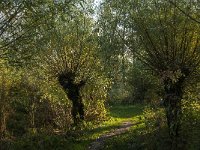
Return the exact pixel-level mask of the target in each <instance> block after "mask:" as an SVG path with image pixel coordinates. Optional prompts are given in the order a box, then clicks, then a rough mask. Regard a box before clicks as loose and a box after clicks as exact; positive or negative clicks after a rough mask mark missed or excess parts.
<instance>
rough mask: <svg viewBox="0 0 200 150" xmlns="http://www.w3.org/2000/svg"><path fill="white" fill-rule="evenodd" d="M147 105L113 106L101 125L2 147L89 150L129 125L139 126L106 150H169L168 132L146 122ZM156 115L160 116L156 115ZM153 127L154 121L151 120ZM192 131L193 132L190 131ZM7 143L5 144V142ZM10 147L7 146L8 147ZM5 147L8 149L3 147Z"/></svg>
mask: <svg viewBox="0 0 200 150" xmlns="http://www.w3.org/2000/svg"><path fill="white" fill-rule="evenodd" d="M143 110H144V106H143V105H116V106H111V107H110V108H109V110H108V116H109V117H108V120H107V121H104V122H102V123H99V124H96V125H94V124H92V123H86V124H85V127H84V128H82V129H80V130H76V131H69V132H68V133H63V134H60V135H46V134H37V135H32V136H30V135H29V136H24V137H23V138H20V139H16V140H14V141H5V142H4V144H2V143H0V146H1V147H0V149H1V150H4V149H5V150H27V149H28V150H45V149H48V150H86V149H87V148H88V146H89V144H90V143H91V142H93V141H94V140H96V139H97V138H98V137H100V136H101V135H103V134H105V133H108V132H110V131H112V130H114V129H116V128H118V127H119V126H121V124H122V123H123V122H125V121H130V122H133V123H136V125H134V126H132V127H131V128H130V129H129V131H128V132H126V133H123V134H121V135H117V136H114V137H112V138H109V139H107V140H106V141H105V143H104V149H105V150H121V149H123V150H131V149H135V150H140V149H141V150H143V149H146V150H169V149H170V140H169V136H168V133H167V128H166V127H162V128H156V127H155V126H152V127H150V128H148V127H147V126H146V124H145V122H146V121H147V120H144V118H145V116H144V113H143ZM155 115H158V114H157V113H155ZM150 123H152V122H151V120H150ZM190 131H191V130H190ZM191 133H192V135H191V139H193V140H194V141H192V144H190V145H189V146H188V147H189V148H188V149H189V150H190V149H191V150H198V148H199V147H198V146H199V138H196V140H195V138H194V134H193V133H196V134H197V136H196V137H199V128H198V130H197V131H196V130H195V131H194V132H191ZM1 142H3V141H1ZM5 143H6V144H5ZM2 146H4V147H2Z"/></svg>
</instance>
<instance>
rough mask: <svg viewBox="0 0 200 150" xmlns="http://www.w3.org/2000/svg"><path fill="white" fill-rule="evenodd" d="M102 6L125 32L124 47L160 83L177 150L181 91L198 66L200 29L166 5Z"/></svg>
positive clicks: (108, 3)
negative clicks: (154, 75) (152, 73)
mask: <svg viewBox="0 0 200 150" xmlns="http://www.w3.org/2000/svg"><path fill="white" fill-rule="evenodd" d="M174 3H176V5H178V6H179V7H183V8H186V7H188V8H189V9H194V8H196V6H197V5H198V3H197V2H196V3H190V2H189V1H182V0H181V1H180V0H176V1H174ZM103 5H104V7H109V11H110V12H111V17H115V18H116V20H118V24H117V25H116V26H117V27H118V28H119V29H120V30H125V38H123V39H124V41H123V42H124V43H125V45H126V47H128V48H129V49H130V50H132V52H133V54H134V55H135V56H137V57H138V58H139V59H140V60H141V61H142V62H143V63H145V64H146V65H148V66H149V68H150V69H151V70H153V71H154V72H155V74H156V75H157V76H158V77H159V78H160V80H161V81H162V84H163V86H164V97H163V99H164V106H165V110H166V117H167V123H168V127H169V134H170V136H171V139H172V147H176V144H177V139H178V137H179V130H180V121H181V100H182V97H183V94H184V88H185V87H186V86H187V81H188V80H192V79H193V78H194V76H193V75H194V74H195V73H197V69H198V67H199V64H200V43H199V40H200V39H199V38H200V37H199V31H200V25H199V24H198V23H196V22H194V21H192V20H191V19H190V18H189V17H187V16H186V15H184V14H183V13H182V12H181V11H180V10H179V8H177V7H176V6H175V5H173V4H172V3H169V2H168V1H162V0H152V1H130V0H125V1H107V0H105V1H104V3H103ZM191 12H193V11H191ZM192 15H195V14H192ZM102 30H103V29H102ZM116 31H117V30H116V29H114V31H113V32H116Z"/></svg>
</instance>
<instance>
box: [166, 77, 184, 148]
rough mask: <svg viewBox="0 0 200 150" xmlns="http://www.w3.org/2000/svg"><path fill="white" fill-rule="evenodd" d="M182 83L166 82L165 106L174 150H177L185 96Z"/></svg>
mask: <svg viewBox="0 0 200 150" xmlns="http://www.w3.org/2000/svg"><path fill="white" fill-rule="evenodd" d="M182 83H183V82H182V80H180V81H178V82H175V83H173V82H172V81H171V80H170V79H169V80H167V81H165V98H164V105H165V110H166V117H167V123H168V127H169V135H170V137H171V140H172V149H177V144H178V139H179V131H180V119H181V99H182V95H183V91H182Z"/></svg>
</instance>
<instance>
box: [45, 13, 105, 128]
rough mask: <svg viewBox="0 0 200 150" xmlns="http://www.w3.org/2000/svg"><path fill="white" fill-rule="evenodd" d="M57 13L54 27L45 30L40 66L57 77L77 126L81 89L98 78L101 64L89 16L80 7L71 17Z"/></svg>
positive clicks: (81, 116) (80, 115) (81, 110)
mask: <svg viewBox="0 0 200 150" xmlns="http://www.w3.org/2000/svg"><path fill="white" fill-rule="evenodd" d="M61 15H62V17H61V16H57V17H56V22H55V26H54V29H53V30H52V32H51V33H49V35H50V36H49V43H48V44H47V47H46V49H47V51H46V53H45V54H44V55H45V57H42V59H43V60H44V61H43V63H44V64H43V68H44V69H46V70H47V71H48V73H49V74H50V75H51V76H53V77H55V78H56V79H57V81H58V83H59V84H60V86H61V87H62V89H63V90H64V91H65V92H66V95H67V97H68V99H69V100H70V101H71V102H72V111H71V113H72V117H73V121H74V124H75V125H77V124H79V123H80V122H81V121H83V120H84V117H85V113H84V103H83V99H82V95H81V89H83V88H84V87H85V85H86V84H89V83H90V81H91V80H92V79H94V78H95V80H98V78H99V76H98V70H99V69H100V68H101V66H100V61H99V59H98V57H97V49H98V47H97V43H96V38H95V36H96V35H95V33H94V32H93V31H92V27H93V22H92V19H91V18H90V17H89V15H87V14H86V13H83V12H82V11H80V10H76V11H75V12H74V14H73V15H72V16H68V15H66V16H63V14H61ZM63 19H64V20H63Z"/></svg>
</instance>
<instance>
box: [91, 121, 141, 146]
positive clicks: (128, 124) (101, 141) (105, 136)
mask: <svg viewBox="0 0 200 150" xmlns="http://www.w3.org/2000/svg"><path fill="white" fill-rule="evenodd" d="M139 123H140V122H138V123H132V122H131V121H128V120H127V121H126V122H123V123H122V125H121V126H119V128H117V129H114V130H111V131H110V132H109V133H106V134H103V135H101V136H100V137H99V138H98V139H96V140H95V141H94V142H92V143H91V144H90V146H89V148H88V149H89V150H100V149H103V147H104V142H105V140H107V139H108V138H112V137H114V136H117V135H120V134H123V133H125V132H128V130H129V129H130V127H131V126H134V125H137V124H139Z"/></svg>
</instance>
